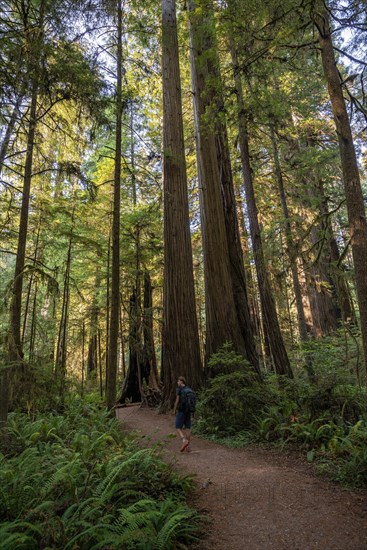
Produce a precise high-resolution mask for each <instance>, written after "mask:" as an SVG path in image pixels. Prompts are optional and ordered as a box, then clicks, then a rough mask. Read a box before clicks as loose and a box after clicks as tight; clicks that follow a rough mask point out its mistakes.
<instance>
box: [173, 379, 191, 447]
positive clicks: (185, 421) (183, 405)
mask: <svg viewBox="0 0 367 550" xmlns="http://www.w3.org/2000/svg"><path fill="white" fill-rule="evenodd" d="M188 393H193V391H192V389H191V388H189V387H188V386H186V380H185V378H184V377H183V376H179V377H178V379H177V389H176V401H175V404H174V407H173V414H176V430H177V431H178V434H179V436H180V437H181V440H182V445H181V449H180V451H181V453H183V452H184V451H187V452H188V451H190V447H189V445H190V438H191V410H190V407H189V406H188V400H187V395H188Z"/></svg>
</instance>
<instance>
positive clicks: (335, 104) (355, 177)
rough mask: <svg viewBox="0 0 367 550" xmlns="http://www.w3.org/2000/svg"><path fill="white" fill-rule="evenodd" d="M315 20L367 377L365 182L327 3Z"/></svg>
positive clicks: (321, 5)
mask: <svg viewBox="0 0 367 550" xmlns="http://www.w3.org/2000/svg"><path fill="white" fill-rule="evenodd" d="M313 21H314V23H315V25H316V27H317V29H318V32H319V45H320V50H321V59H322V65H323V69H324V74H325V78H326V81H327V86H328V91H329V97H330V102H331V107H332V111H333V115H334V121H335V126H336V132H337V135H338V141H339V151H340V159H341V165H342V170H343V182H344V190H345V197H346V204H347V211H348V220H349V232H350V239H351V245H352V254H353V262H354V269H355V281H356V288H357V298H358V305H359V314H360V320H361V333H362V342H363V350H364V359H365V368H366V374H367V222H366V212H365V207H364V200H363V193H362V188H361V180H360V175H359V169H358V163H357V156H356V151H355V147H354V142H353V136H352V130H351V126H350V122H349V117H348V112H347V108H346V104H345V100H344V96H343V88H342V83H341V81H340V76H339V72H338V68H337V66H336V59H335V54H334V48H333V42H332V37H331V34H332V29H331V26H330V22H329V13H328V10H327V9H326V7H325V4H324V2H317V3H316V6H315V9H314V11H313Z"/></svg>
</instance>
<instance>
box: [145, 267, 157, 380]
mask: <svg viewBox="0 0 367 550" xmlns="http://www.w3.org/2000/svg"><path fill="white" fill-rule="evenodd" d="M143 336H144V347H143V358H144V359H143V362H144V365H145V370H146V371H147V372H149V387H150V388H152V389H153V390H158V389H159V374H158V368H157V358H156V354H155V346H154V337H153V288H152V282H151V280H150V275H149V273H148V272H147V271H146V272H145V273H144V318H143Z"/></svg>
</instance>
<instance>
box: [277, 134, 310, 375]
mask: <svg viewBox="0 0 367 550" xmlns="http://www.w3.org/2000/svg"><path fill="white" fill-rule="evenodd" d="M270 135H271V143H272V147H273V156H274V167H275V176H276V181H277V184H278V191H279V196H280V203H281V205H282V211H283V216H284V220H285V238H286V242H287V252H288V258H289V264H290V268H291V273H292V281H293V290H294V296H295V299H296V307H297V319H298V330H299V335H300V340H301V342H302V343H306V342H307V341H308V331H307V323H306V317H305V312H304V309H303V299H302V291H301V285H300V282H299V277H298V265H297V251H296V248H295V245H294V242H293V237H292V227H291V220H290V215H289V210H288V204H287V197H286V194H285V189H284V181H283V174H282V169H281V165H280V159H279V150H278V144H277V141H276V137H275V130H274V126H273V124H270ZM304 359H305V366H306V370H307V373H308V376H309V379H310V381H311V382H314V381H315V372H314V369H313V366H312V360H311V357H310V356H309V355H305V356H304Z"/></svg>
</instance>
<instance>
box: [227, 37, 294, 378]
mask: <svg viewBox="0 0 367 550" xmlns="http://www.w3.org/2000/svg"><path fill="white" fill-rule="evenodd" d="M230 49H231V55H232V63H233V69H234V79H235V88H236V96H237V106H238V125H239V147H240V153H241V162H242V170H243V182H244V188H245V195H246V202H247V209H248V215H249V224H250V234H251V241H252V247H253V251H254V257H255V265H256V273H257V280H258V285H259V293H260V302H261V309H262V315H263V322H264V332H265V341H267V343H268V345H269V348H270V352H271V356H272V360H273V363H274V368H275V372H276V373H277V374H284V375H287V376H288V377H290V378H292V377H293V373H292V369H291V366H290V363H289V358H288V354H287V351H286V349H285V345H284V341H283V336H282V333H281V330H280V326H279V321H278V314H277V311H276V307H275V301H274V297H273V294H272V290H271V287H270V281H269V278H268V273H267V269H266V265H265V257H264V251H263V245H262V238H261V231H260V224H259V219H258V214H257V206H256V199H255V192H254V186H253V181H252V172H251V164H250V153H249V144H248V135H247V120H246V114H245V109H244V104H243V92H242V82H241V77H240V75H239V73H238V61H237V54H236V49H235V45H234V44H233V43H232V44H231V46H230Z"/></svg>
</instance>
